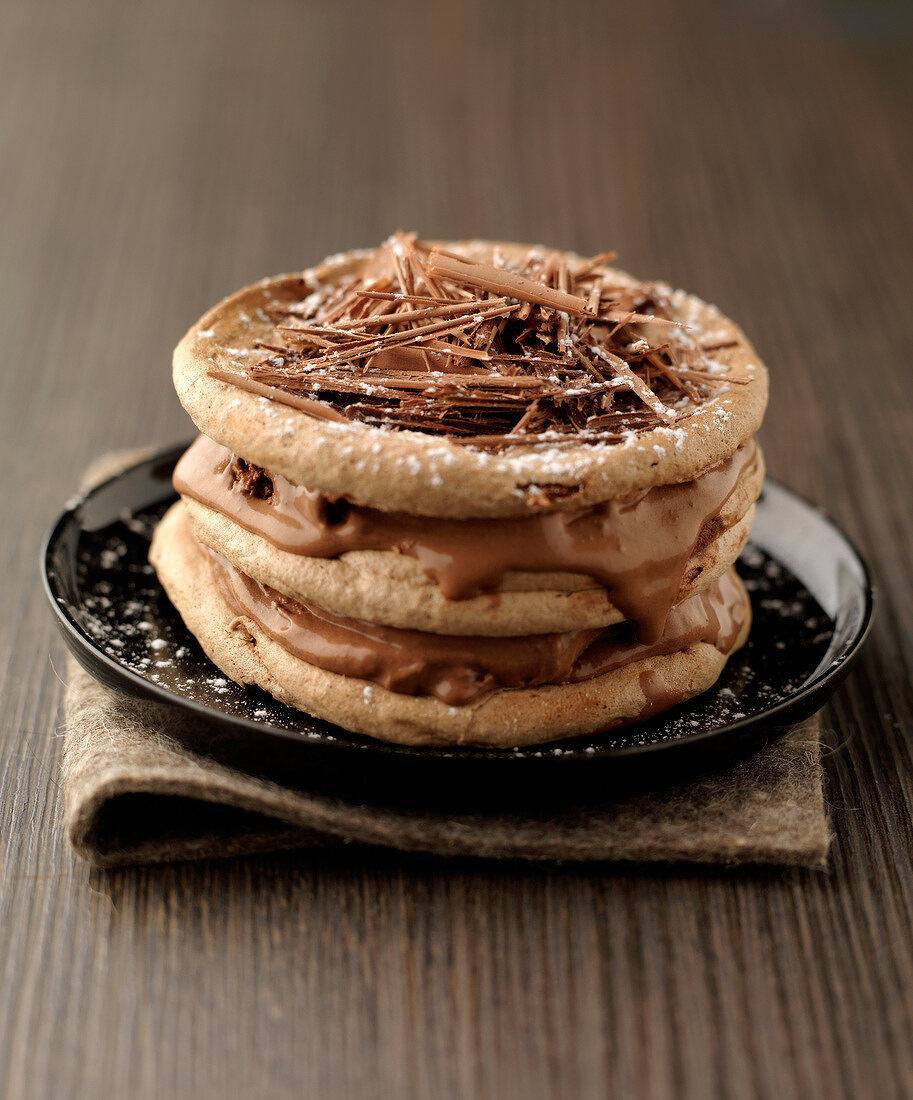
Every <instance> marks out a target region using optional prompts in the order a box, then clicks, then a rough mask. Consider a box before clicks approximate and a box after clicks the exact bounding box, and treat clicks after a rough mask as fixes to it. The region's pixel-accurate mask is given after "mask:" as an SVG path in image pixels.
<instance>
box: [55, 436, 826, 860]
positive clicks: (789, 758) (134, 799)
mask: <svg viewBox="0 0 913 1100" xmlns="http://www.w3.org/2000/svg"><path fill="white" fill-rule="evenodd" d="M136 457H137V455H136V453H135V452H131V453H130V454H129V455H123V454H121V455H117V456H106V458H105V459H104V460H103V461H102V462H101V463H97V464H95V465H94V466H93V467H92V469H91V470H90V471H88V472H87V475H86V478H85V482H86V483H92V482H95V481H98V480H100V479H101V477H103V476H105V475H109V474H111V473H112V472H114V471H116V470H117V469H118V468H119V467H120V466H123V465H126V464H127V463H128V462H129V461H132V460H134V459H135V458H136ZM65 706H66V733H65V741H64V759H63V767H62V770H63V787H64V793H65V819H66V821H65V823H66V830H67V834H68V836H69V838H70V841H71V843H72V845H73V847H74V849H75V851H76V852H77V853H78V854H79V855H80V856H82V857H83V858H84V859H87V860H88V861H89V862H90V863H92V864H94V865H95V866H99V867H115V866H121V865H126V864H135V863H146V862H162V861H170V860H186V859H202V858H212V857H220V856H231V855H240V854H247V853H254V852H265V851H271V850H278V849H283V848H294V847H305V846H315V845H327V844H340V843H346V842H358V843H362V844H368V845H374V846H383V847H387V848H394V849H399V850H402V851H412V852H429V853H436V854H440V855H451V856H455V855H461V856H467V855H468V856H480V857H487V858H499V859H525V860H557V861H564V860H577V861H584V860H585V861H609V860H612V861H620V860H627V861H645V862H646V861H651V862H656V861H663V862H680V861H687V862H696V863H716V864H736V863H774V864H784V865H800V866H809V867H821V866H823V865H824V864H825V862H826V859H827V852H828V845H829V830H828V825H827V817H826V813H825V803H824V792H823V785H822V768H821V752H820V743H819V736H820V732H819V723H818V718H817V716H816V717H813V718H810V719H808V720H807V721H806V722H804V723H803V724H801V725H800V726H797V727H796V728H795V729H794V730H792V731H790V732H789V733H788V734H787V735H786V736H785V737H783V738H782V739H780V740H778V741H776V742H774V743H773V744H771V745H769V746H767V747H766V748H764V749H762V750H761V751H760V752H757V753H756V754H754V755H753V756H750V757H748V758H746V759H744V760H741V761H738V762H736V763H735V764H733V765H732V766H731V767H730V768H729V770H728V771H726V772H725V773H723V774H715V775H712V776H707V777H704V778H699V779H696V780H693V781H691V782H688V783H686V784H682V785H680V786H675V787H671V788H668V789H665V790H663V791H662V792H658V793H638V794H633V795H631V796H629V797H623V798H618V797H617V796H616V797H613V798H610V799H606V800H604V801H596V802H594V801H592V800H587V801H583V802H581V803H580V804H579V805H574V806H573V807H572V808H568V807H567V806H566V805H564V806H562V807H561V808H560V809H557V810H555V809H552V808H550V807H549V806H547V805H543V806H541V807H539V808H538V809H536V810H517V809H510V810H504V811H494V812H488V811H479V810H472V811H468V810H467V811H466V812H459V811H456V812H454V811H452V810H449V809H448V810H447V811H440V812H436V811H429V810H428V809H427V808H423V809H420V810H419V809H412V808H409V807H408V806H403V805H389V804H385V802H384V797H383V791H378V796H377V800H376V801H374V800H372V801H370V802H368V801H364V800H361V799H359V800H347V799H345V798H342V797H339V796H334V795H333V794H329V793H326V792H325V791H319V790H313V791H306V790H300V789H289V788H285V787H282V786H279V785H277V784H275V783H272V782H269V781H267V780H264V779H260V778H255V777H253V776H250V775H246V774H244V773H243V772H240V771H237V770H235V769H233V768H230V767H227V766H226V765H224V764H221V763H218V762H216V761H214V760H211V759H209V758H208V757H205V756H201V755H197V754H195V753H193V752H191V751H189V750H187V749H186V748H184V747H183V746H182V745H181V743H180V741H179V740H178V739H176V738H175V737H174V736H173V735H172V731H173V730H175V729H176V728H179V723H182V722H185V721H187V720H188V719H187V716H186V714H185V712H183V711H182V710H181V709H180V708H178V707H172V706H168V705H164V704H160V703H154V702H149V701H146V700H137V699H132V698H128V697H126V696H123V695H120V694H119V693H117V692H115V691H112V690H111V689H109V688H107V687H104V686H103V685H101V684H99V683H97V682H96V681H95V680H93V679H92V678H91V677H90V676H89V675H88V673H86V672H85V671H84V670H83V669H82V668H80V667H79V666H78V665H77V664H76V662H75V661H74V660H73V659H72V658H71V659H70V660H69V662H68V686H67V692H66V704H65Z"/></svg>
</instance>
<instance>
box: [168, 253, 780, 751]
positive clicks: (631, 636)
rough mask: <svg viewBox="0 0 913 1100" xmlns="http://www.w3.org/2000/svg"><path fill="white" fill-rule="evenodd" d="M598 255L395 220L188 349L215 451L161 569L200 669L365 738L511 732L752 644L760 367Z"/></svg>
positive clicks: (582, 711) (714, 319)
mask: <svg viewBox="0 0 913 1100" xmlns="http://www.w3.org/2000/svg"><path fill="white" fill-rule="evenodd" d="M611 262H612V257H611V256H610V255H601V256H596V257H592V258H588V259H585V258H581V257H579V256H576V255H573V254H570V253H563V252H557V251H554V250H551V249H546V248H542V247H528V246H521V245H515V244H497V243H492V242H481V241H472V242H461V243H447V244H443V245H431V244H425V243H423V242H420V241H418V240H416V238H415V237H414V236H413V235H407V234H402V233H400V234H396V235H394V237H392V238H391V239H390V240H388V241H386V242H385V243H384V244H383V245H381V246H380V248H378V249H375V250H372V251H365V252H358V253H351V254H346V255H343V256H337V257H333V258H331V259H329V260H327V261H325V262H324V263H323V264H321V265H320V266H319V267H317V268H315V269H313V270H311V271H307V272H305V273H303V274H300V275H289V276H279V277H276V278H272V279H267V280H264V281H263V282H261V283H258V284H256V285H255V286H252V287H248V288H246V289H244V290H241V291H239V292H238V293H237V294H235V295H233V296H232V297H230V298H228V299H226V300H225V301H224V302H222V303H220V304H219V305H218V306H216V307H215V308H214V309H213V310H211V311H210V312H209V313H207V314H206V315H205V316H204V317H203V318H202V319H201V320H200V322H198V324H196V325H194V326H193V328H191V330H190V331H189V332H188V333H187V335H186V336H185V337H184V339H183V340H182V341H181V343H180V344H179V346H178V348H177V350H176V353H175V361H174V380H175V385H176V388H177V392H178V395H179V397H180V399H181V401H182V403H183V405H184V407H185V408H186V409H187V411H188V412H189V414H190V415H191V417H192V418H193V420H194V422H195V423H196V425H197V427H198V429H199V430H200V432H201V435H200V437H199V438H198V439H197V440H196V442H195V443H194V444H193V445H192V446H191V447H190V449H189V450H188V452H187V453H186V454H185V455H184V457H183V458H182V459H181V461H180V462H179V464H178V466H177V468H176V470H175V476H174V481H175V487H176V489H177V490H178V492H179V493H180V496H181V499H180V501H179V503H177V504H176V505H175V506H174V507H173V508H172V509H171V510H170V511H169V513H168V514H167V515H166V516H165V518H164V519H163V520H162V522H161V523H160V525H159V527H158V529H157V531H156V534H155V538H154V540H153V545H152V550H151V554H150V560H151V561H152V562H153V564H154V565H155V567H156V570H157V572H158V575H159V577H160V579H161V581H162V584H163V586H164V588H165V590H166V591H167V593H168V595H169V597H170V598H171V600H172V602H173V603H174V605H175V607H176V608H177V609H178V611H179V612H180V614H181V615H182V617H183V618H184V621H185V622H186V623H187V626H188V627H189V629H190V630H191V631H192V633H193V634H194V635H195V636H196V637H197V638H198V639H199V641H200V643H201V644H202V646H203V648H204V649H205V651H206V652H207V654H208V655H209V656H210V658H211V659H212V660H213V661H214V662H215V663H216V664H217V665H218V666H219V668H220V669H222V670H223V671H224V672H225V673H226V674H227V675H228V676H230V677H231V678H232V679H234V680H236V681H237V682H238V683H241V684H257V685H259V686H260V687H262V688H264V689H265V690H267V691H268V692H270V693H272V694H273V695H274V696H276V697H277V698H278V699H280V700H282V701H283V702H285V703H288V704H289V705H291V706H294V707H297V708H299V709H301V710H304V711H306V712H308V713H310V714H313V715H316V716H318V717H320V718H324V719H327V720H329V721H331V722H334V723H336V724H338V725H340V726H342V727H344V728H346V729H348V730H352V731H356V732H359V733H364V734H368V735H370V736H373V737H377V738H381V739H384V740H388V741H397V742H402V743H410V744H434V745H444V744H463V745H468V744H472V745H487V746H499V745H500V746H513V745H521V744H530V743H536V742H543V741H549V740H554V739H558V738H564V737H571V736H575V735H579V734H584V733H592V732H594V731H598V730H608V729H612V728H614V727H617V726H620V725H623V724H627V723H632V722H637V721H640V720H643V719H645V718H647V717H650V716H652V715H654V714H656V713H659V712H660V711H662V710H664V709H666V708H668V707H671V706H674V705H676V704H678V703H681V702H683V701H684V700H686V699H688V698H691V697H692V696H694V695H696V694H698V693H699V692H702V691H705V690H706V689H707V688H709V687H710V686H711V685H712V684H713V683H715V682H716V680H717V679H718V677H719V675H720V673H721V672H722V669H723V667H724V666H725V664H726V661H727V659H728V658H729V656H730V655H731V654H732V653H733V652H735V651H736V650H737V649H738V648H739V647H740V646H741V645H742V644H743V643H744V641H745V639H746V638H747V636H748V631H749V628H750V620H751V612H750V605H749V601H748V598H747V595H746V593H745V590H744V588H743V587H742V585H741V582H740V581H739V579H738V576H737V575H736V572H735V570H734V568H733V563H734V562H735V560H736V558H737V557H738V555H739V552H740V550H741V548H742V546H743V545H744V543H745V541H746V539H747V538H748V534H749V532H750V530H751V524H752V520H753V516H754V502H755V500H756V499H757V497H758V495H759V492H760V488H761V483H762V480H763V475H764V467H763V460H762V456H761V453H760V450H759V448H758V446H757V444H756V443H755V441H754V435H755V433H756V431H757V429H758V426H759V425H760V422H761V419H762V416H763V413H764V408H765V405H766V400H767V375H766V371H765V370H764V367H763V366H762V364H761V363H760V362H759V361H758V359H757V356H756V355H755V353H754V351H753V350H752V348H751V346H750V345H749V343H748V342H747V340H746V338H745V336H744V335H743V334H742V332H741V331H740V329H739V328H738V327H737V326H736V325H734V324H733V323H732V322H731V321H729V320H727V319H726V318H725V317H723V316H722V315H721V314H720V313H719V312H718V311H717V310H716V309H715V308H714V307H712V306H709V305H707V304H706V303H704V302H702V301H700V300H699V299H698V298H695V297H694V296H692V295H688V294H685V293H683V292H681V291H674V290H672V289H671V288H669V287H668V286H666V285H665V284H662V283H655V282H649V283H648V282H641V281H639V280H637V279H634V278H633V277H631V276H630V275H627V274H625V273H623V272H621V271H618V270H616V269H615V268H613V267H611V266H610V265H611Z"/></svg>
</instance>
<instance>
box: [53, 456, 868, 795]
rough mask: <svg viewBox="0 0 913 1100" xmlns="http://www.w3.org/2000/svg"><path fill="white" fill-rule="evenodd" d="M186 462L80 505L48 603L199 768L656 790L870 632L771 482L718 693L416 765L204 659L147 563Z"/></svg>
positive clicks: (768, 718)
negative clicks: (176, 473) (637, 718)
mask: <svg viewBox="0 0 913 1100" xmlns="http://www.w3.org/2000/svg"><path fill="white" fill-rule="evenodd" d="M183 450H184V448H177V449H175V450H170V451H167V452H163V453H162V454H160V455H156V456H154V457H152V458H150V459H147V460H146V461H144V462H140V463H139V464H137V465H135V466H133V467H131V468H130V469H128V470H126V471H124V473H122V474H119V475H118V476H117V477H115V478H112V479H111V480H110V481H107V482H105V483H104V484H102V485H100V486H98V487H97V488H96V489H93V490H92V491H91V492H89V493H87V494H86V495H84V496H80V497H78V498H77V499H76V500H74V501H71V502H70V503H69V504H68V505H67V507H66V510H65V511H64V513H63V514H62V515H61V517H60V518H59V520H58V521H57V523H56V524H55V526H54V528H53V529H52V531H51V532H50V534H49V535H48V538H47V541H46V543H45V547H44V554H43V560H42V567H43V573H44V579H45V587H46V590H47V594H48V597H49V599H50V601H51V605H52V606H53V608H54V610H55V612H56V614H57V622H58V625H59V626H60V629H61V632H62V634H63V636H64V639H65V640H66V642H67V644H68V646H69V647H70V649H71V650H72V651H73V653H74V654H75V655H76V657H77V658H78V660H79V661H80V662H81V663H82V664H83V665H84V667H85V668H86V669H88V671H89V672H91V673H92V675H93V676H95V677H97V678H98V679H99V680H101V681H103V682H104V683H106V684H108V685H110V686H111V687H114V688H117V689H118V690H120V691H123V692H127V693H129V694H131V695H135V696H144V697H147V698H151V699H154V700H157V701H159V702H163V703H172V704H177V705H179V706H181V707H183V708H185V710H186V713H187V722H186V725H185V726H184V728H183V732H182V734H181V736H183V737H184V738H185V740H186V742H187V744H188V745H189V746H190V747H192V748H194V749H196V750H199V751H204V752H208V753H210V754H211V755H214V756H216V757H217V758H220V759H223V760H225V761H227V762H229V763H232V764H235V765H237V766H241V767H244V768H246V769H247V770H249V771H253V772H255V773H258V774H263V775H267V776H271V777H274V778H278V779H280V780H282V781H283V782H285V783H291V784H294V783H307V784H308V785H313V784H314V783H315V782H318V781H323V780H324V779H325V780H326V781H327V782H330V783H332V784H339V783H344V784H345V785H346V787H347V788H363V789H364V790H370V789H376V788H377V786H378V784H383V785H385V788H388V789H390V790H393V789H400V788H402V789H409V790H411V791H413V792H414V791H415V790H416V789H418V790H421V791H425V792H427V793H428V795H429V797H434V798H435V800H436V801H439V800H440V798H441V797H442V796H446V795H448V794H451V793H452V794H455V795H457V794H458V795H459V797H460V799H461V800H462V801H465V798H466V795H467V793H468V792H472V793H473V794H477V795H478V796H479V797H484V795H485V792H489V793H490V792H494V793H495V794H496V795H497V797H498V799H499V801H504V799H505V798H508V797H512V796H516V797H521V796H522V795H524V794H533V793H535V792H539V793H541V791H542V790H543V789H547V790H548V792H549V793H550V794H554V793H556V792H558V791H559V790H560V789H561V788H562V787H566V788H567V789H568V790H572V791H574V792H578V793H579V791H580V789H581V787H582V786H587V785H589V784H590V783H596V784H597V785H598V786H599V788H600V789H601V788H602V787H604V786H605V784H606V783H612V782H613V781H615V780H617V779H623V781H624V782H625V784H626V785H629V784H631V783H632V782H644V781H645V782H647V783H648V784H656V783H660V782H665V781H667V780H669V779H670V778H671V779H674V778H678V777H680V776H681V775H682V770H683V769H684V768H690V767H701V768H707V767H712V766H714V765H721V764H723V763H724V762H725V761H726V760H727V759H729V758H731V756H732V755H733V754H738V753H744V752H747V751H750V750H751V749H753V748H756V747H758V746H759V745H760V744H762V743H763V742H764V741H766V740H768V739H769V738H771V737H772V736H775V735H776V734H777V733H778V732H781V731H782V730H784V729H786V728H788V727H789V726H791V725H793V724H795V723H796V722H798V721H800V720H801V719H802V718H805V717H806V716H808V715H809V714H812V713H813V712H814V711H815V710H817V709H818V708H819V707H820V706H821V705H822V703H823V702H824V700H825V698H826V697H827V696H828V695H829V694H830V692H831V691H833V689H834V687H835V686H836V684H837V682H838V680H839V678H840V677H841V676H842V674H843V673H844V672H845V671H846V669H847V666H848V664H849V662H850V660H851V658H852V657H853V656H854V655H855V654H856V653H857V652H858V649H859V646H860V644H861V642H862V640H863V639H864V637H865V635H866V632H867V631H868V628H869V624H870V622H871V618H872V604H873V592H872V586H871V583H870V581H869V577H868V573H867V571H866V568H865V565H864V564H863V562H862V560H861V559H860V557H859V555H858V553H857V552H856V550H855V549H854V548H853V546H852V545H851V544H850V543H849V541H848V540H847V539H846V537H845V536H844V535H843V534H842V533H841V532H840V531H839V530H838V529H837V527H835V526H834V524H833V523H832V522H831V521H830V520H829V519H827V517H825V516H824V515H823V514H822V513H821V512H819V511H818V510H817V509H816V508H814V507H812V506H811V505H809V504H807V503H806V502H805V501H803V500H801V499H800V498H799V497H797V496H796V495H795V494H794V493H791V492H790V491H789V490H788V489H785V488H783V486H781V485H778V484H776V483H775V482H772V481H770V480H768V481H767V483H766V485H765V488H764V493H763V495H762V497H761V500H760V501H759V503H758V511H757V520H756V522H755V527H754V531H753V533H752V537H751V542H750V544H749V545H748V546H747V547H746V549H745V551H744V552H743V554H742V557H741V561H740V565H739V572H740V573H741V575H742V577H743V579H744V580H745V583H746V586H747V587H748V589H749V591H750V593H751V598H752V603H753V607H754V627H753V630H752V634H751V639H750V641H749V643H748V644H747V645H746V646H745V648H744V649H742V650H741V651H740V652H739V653H737V654H736V655H735V656H734V657H733V659H732V660H731V661H730V662H729V664H728V666H727V668H726V670H725V672H724V674H723V676H722V677H721V679H720V680H719V682H718V683H717V684H716V685H715V687H713V688H712V689H711V690H710V691H708V692H706V693H705V694H704V695H701V696H699V697H698V698H697V699H693V700H691V701H690V702H689V703H685V704H682V705H680V706H678V707H676V708H674V709H673V710H671V711H669V712H667V713H666V714H664V715H660V716H659V717H657V718H655V719H653V720H651V721H649V722H646V723H643V724H641V725H639V726H635V727H629V728H627V729H623V730H616V731H614V732H612V733H604V734H597V735H595V736H590V737H583V738H576V739H574V740H571V741H563V742H559V743H553V744H551V745H545V746H538V747H537V746H533V747H528V748H519V749H489V750H480V749H455V750H442V749H429V748H423V749H415V748H407V747H405V746H399V745H387V744H384V743H382V742H378V741H373V740H371V739H370V738H366V737H360V736H358V735H356V734H352V733H348V732H346V731H345V730H343V729H340V728H339V727H337V726H333V725H330V724H329V723H326V722H321V721H319V720H317V719H314V718H311V717H309V716H308V715H305V714H302V713H301V712H299V711H295V710H292V709H290V708H289V707H286V706H283V705H282V704H281V703H278V702H276V700H274V699H273V698H272V697H271V696H268V695H266V694H265V693H264V692H262V691H260V690H259V689H256V688H241V687H238V686H237V685H236V684H234V683H232V682H231V681H230V680H228V679H227V678H226V677H225V676H223V675H222V674H221V673H220V672H219V670H218V669H217V668H216V667H215V666H214V665H213V664H212V663H211V662H210V661H209V660H208V658H207V657H206V656H205V654H204V653H203V651H202V650H201V649H200V647H199V645H198V644H197V642H196V641H195V640H194V638H193V637H192V636H191V635H190V634H189V633H188V631H187V630H186V629H185V627H184V625H183V623H182V622H181V619H180V617H179V616H178V614H177V613H176V612H175V610H174V608H173V607H172V606H171V604H170V602H169V601H168V599H167V597H166V596H165V595H164V593H163V592H162V590H161V588H160V587H159V585H158V582H157V580H156V577H155V574H154V572H153V570H152V568H151V566H149V564H148V563H147V561H146V554H147V550H148V545H149V538H150V536H151V532H152V530H153V529H154V527H155V524H156V522H157V521H158V519H159V518H160V516H161V515H162V514H163V512H164V511H165V509H166V508H167V507H168V505H169V504H170V503H171V502H172V501H173V500H174V499H175V498H174V492H173V490H172V488H171V472H172V469H173V467H174V464H175V462H176V461H177V458H178V457H179V456H180V454H181V453H182V452H183Z"/></svg>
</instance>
